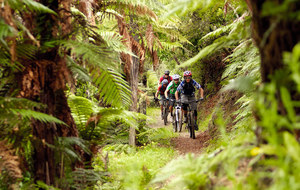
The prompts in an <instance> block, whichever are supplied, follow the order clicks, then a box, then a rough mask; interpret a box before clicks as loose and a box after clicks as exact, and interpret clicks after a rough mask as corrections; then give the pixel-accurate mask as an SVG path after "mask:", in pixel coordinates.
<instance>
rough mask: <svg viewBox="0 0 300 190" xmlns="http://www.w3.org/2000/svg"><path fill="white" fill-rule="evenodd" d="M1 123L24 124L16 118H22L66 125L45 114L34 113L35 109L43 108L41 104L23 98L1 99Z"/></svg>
mask: <svg viewBox="0 0 300 190" xmlns="http://www.w3.org/2000/svg"><path fill="white" fill-rule="evenodd" d="M0 106H1V109H0V121H1V122H0V123H1V124H9V125H10V122H12V124H15V122H18V123H19V122H22V120H21V121H18V120H16V118H18V117H21V118H23V119H36V120H39V121H41V122H45V123H46V122H55V123H58V124H64V125H66V124H65V123H64V122H63V121H61V120H59V119H57V118H55V117H53V116H50V115H47V114H45V113H41V112H37V111H34V110H33V109H34V108H35V107H39V108H41V107H42V106H41V104H38V103H35V102H32V101H30V100H26V99H21V98H6V97H0Z"/></svg>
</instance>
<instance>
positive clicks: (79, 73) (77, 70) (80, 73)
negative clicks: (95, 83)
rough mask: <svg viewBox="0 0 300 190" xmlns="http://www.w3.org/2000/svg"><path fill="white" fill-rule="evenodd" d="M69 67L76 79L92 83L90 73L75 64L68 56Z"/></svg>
mask: <svg viewBox="0 0 300 190" xmlns="http://www.w3.org/2000/svg"><path fill="white" fill-rule="evenodd" d="M67 66H68V68H69V69H70V71H71V72H72V74H73V76H74V78H75V79H79V80H83V81H89V82H90V81H91V77H90V75H89V73H88V71H87V70H86V69H85V68H83V67H81V66H80V65H78V64H77V63H75V61H74V60H73V59H72V58H71V57H70V56H67Z"/></svg>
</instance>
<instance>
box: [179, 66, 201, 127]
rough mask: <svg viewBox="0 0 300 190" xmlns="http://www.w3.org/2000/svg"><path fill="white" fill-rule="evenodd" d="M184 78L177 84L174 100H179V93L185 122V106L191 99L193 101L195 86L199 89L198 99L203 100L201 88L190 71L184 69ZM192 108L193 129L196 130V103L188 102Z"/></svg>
mask: <svg viewBox="0 0 300 190" xmlns="http://www.w3.org/2000/svg"><path fill="white" fill-rule="evenodd" d="M183 76H184V80H183V81H182V82H181V83H180V84H179V86H178V88H177V90H176V92H175V97H176V101H178V100H179V96H178V94H179V93H181V103H182V108H183V113H184V122H185V123H186V122H187V106H188V103H189V102H191V101H195V100H196V98H195V87H196V88H197V89H199V94H200V100H203V89H202V87H201V86H200V84H198V83H197V82H196V81H195V80H194V79H192V72H191V71H184V73H183ZM190 105H191V108H192V110H194V116H195V130H198V125H197V103H196V102H193V103H191V104H190Z"/></svg>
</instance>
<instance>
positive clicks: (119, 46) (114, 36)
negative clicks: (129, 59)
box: [99, 31, 134, 56]
mask: <svg viewBox="0 0 300 190" xmlns="http://www.w3.org/2000/svg"><path fill="white" fill-rule="evenodd" d="M99 34H100V36H101V37H102V38H103V40H104V41H105V42H106V43H107V45H108V47H110V48H112V49H113V50H114V51H116V52H119V53H120V52H124V53H127V54H129V55H132V56H134V54H133V53H132V52H131V51H128V49H127V48H126V46H125V45H124V44H123V42H122V41H123V37H122V36H121V35H120V34H118V33H116V32H110V31H100V32H99Z"/></svg>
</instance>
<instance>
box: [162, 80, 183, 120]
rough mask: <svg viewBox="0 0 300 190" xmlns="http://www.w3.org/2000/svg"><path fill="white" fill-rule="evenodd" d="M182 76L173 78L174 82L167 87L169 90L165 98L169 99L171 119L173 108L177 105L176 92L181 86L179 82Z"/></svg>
mask: <svg viewBox="0 0 300 190" xmlns="http://www.w3.org/2000/svg"><path fill="white" fill-rule="evenodd" d="M179 79H180V76H179V75H177V74H175V75H174V76H173V81H172V82H170V83H169V85H168V86H167V90H166V91H165V97H166V98H167V99H168V98H169V100H170V101H169V106H170V107H169V109H170V113H171V118H172V119H173V107H174V104H175V92H176V90H177V88H178V86H179V84H180V82H179ZM168 93H170V95H169V96H168Z"/></svg>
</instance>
